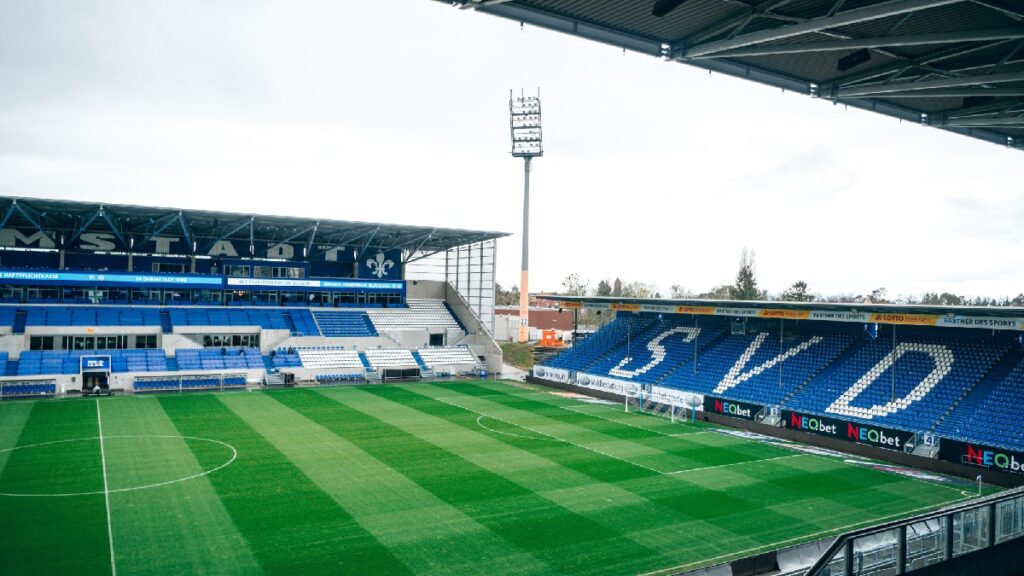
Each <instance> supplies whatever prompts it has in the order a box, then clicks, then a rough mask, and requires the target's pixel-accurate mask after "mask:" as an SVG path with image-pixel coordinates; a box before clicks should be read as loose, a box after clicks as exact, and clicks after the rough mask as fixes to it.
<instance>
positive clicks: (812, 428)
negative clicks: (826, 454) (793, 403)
mask: <svg viewBox="0 0 1024 576" xmlns="http://www.w3.org/2000/svg"><path fill="white" fill-rule="evenodd" d="M782 420H783V422H785V424H786V427H787V428H791V429H793V430H799V431H801V432H807V433H809V434H817V435H818V436H826V437H828V438H835V439H837V440H845V441H847V442H856V443H857V444H867V445H868V446H877V447H879V448H888V449H890V450H903V447H904V446H906V445H907V443H908V442H910V441H911V440H913V439H914V433H913V432H904V431H903V430H892V429H890V428H881V427H879V426H871V425H868V424H861V423H858V422H846V421H844V420H836V419H834V418H826V417H824V416H815V415H811V414H801V413H799V412H793V411H792V410H783V411H782Z"/></svg>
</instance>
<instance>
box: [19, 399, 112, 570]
mask: <svg viewBox="0 0 1024 576" xmlns="http://www.w3.org/2000/svg"><path fill="white" fill-rule="evenodd" d="M31 406H32V409H31V413H30V414H29V415H28V419H27V420H26V421H25V423H24V427H23V428H22V430H21V434H20V436H19V437H18V441H17V445H18V446H28V445H32V444H40V443H47V442H57V441H61V440H69V439H76V438H83V437H84V438H89V439H88V440H82V441H73V442H61V443H59V444H49V445H46V446H39V447H36V448H23V449H19V450H13V451H11V452H10V453H9V455H8V457H7V462H6V464H5V466H4V469H3V471H2V472H0V492H11V493H35V494H39V493H74V492H95V491H100V492H99V493H98V494H92V495H88V496H66V497H11V496H0V519H2V522H3V527H4V535H3V537H2V538H0V559H2V562H3V573H4V574H5V575H7V574H11V575H20V574H80V575H104V574H110V552H109V542H108V540H107V514H106V508H105V501H104V498H103V493H102V490H103V475H102V474H103V473H102V469H101V462H100V447H99V440H98V434H99V429H98V427H97V424H96V403H95V401H94V400H67V401H62V402H47V401H40V402H33V403H31ZM5 410H6V408H5ZM55 538H57V539H59V544H58V543H57V540H55Z"/></svg>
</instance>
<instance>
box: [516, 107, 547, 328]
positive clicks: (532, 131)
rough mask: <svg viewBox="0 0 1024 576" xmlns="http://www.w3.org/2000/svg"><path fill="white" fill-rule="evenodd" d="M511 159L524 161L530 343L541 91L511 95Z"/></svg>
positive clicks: (524, 285) (525, 302)
mask: <svg viewBox="0 0 1024 576" xmlns="http://www.w3.org/2000/svg"><path fill="white" fill-rule="evenodd" d="M508 110H509V114H510V116H511V121H510V126H511V129H512V156H514V157H516V158H522V159H523V175H524V177H525V179H524V183H523V266H522V271H521V273H520V278H519V342H526V341H528V340H529V339H530V278H529V276H530V162H531V161H532V160H533V159H534V158H536V157H538V156H543V155H544V145H543V143H542V139H541V130H540V89H538V90H537V95H536V96H525V95H523V94H522V93H521V92H520V96H519V97H518V98H515V97H513V96H512V91H511V90H510V91H509V93H508Z"/></svg>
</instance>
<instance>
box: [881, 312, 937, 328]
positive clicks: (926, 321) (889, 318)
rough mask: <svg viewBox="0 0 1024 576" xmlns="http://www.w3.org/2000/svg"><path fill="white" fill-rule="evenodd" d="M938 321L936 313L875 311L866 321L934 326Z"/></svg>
mask: <svg viewBox="0 0 1024 576" xmlns="http://www.w3.org/2000/svg"><path fill="white" fill-rule="evenodd" d="M938 321H939V316H938V315H937V314H897V313H889V312H886V313H875V314H872V315H871V319H870V320H868V322H877V323H879V324H901V325H908V326H935V325H936V324H937V323H938Z"/></svg>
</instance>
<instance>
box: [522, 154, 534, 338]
mask: <svg viewBox="0 0 1024 576" xmlns="http://www.w3.org/2000/svg"><path fill="white" fill-rule="evenodd" d="M531 160H533V158H532V157H531V156H526V157H524V158H523V264H522V266H521V267H520V268H521V269H520V273H519V342H520V343H523V342H527V341H529V340H530V161H531Z"/></svg>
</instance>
